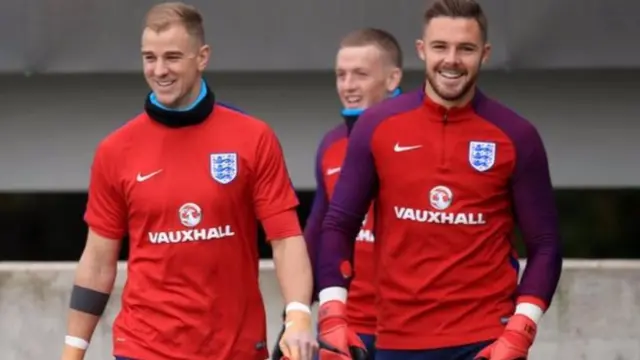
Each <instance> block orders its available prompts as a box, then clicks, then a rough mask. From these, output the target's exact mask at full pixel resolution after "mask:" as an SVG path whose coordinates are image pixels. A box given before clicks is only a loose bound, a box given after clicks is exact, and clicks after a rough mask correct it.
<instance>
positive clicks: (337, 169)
mask: <svg viewBox="0 0 640 360" xmlns="http://www.w3.org/2000/svg"><path fill="white" fill-rule="evenodd" d="M339 172H340V168H339V167H338V168H331V169H327V175H333V174H337V173H339Z"/></svg>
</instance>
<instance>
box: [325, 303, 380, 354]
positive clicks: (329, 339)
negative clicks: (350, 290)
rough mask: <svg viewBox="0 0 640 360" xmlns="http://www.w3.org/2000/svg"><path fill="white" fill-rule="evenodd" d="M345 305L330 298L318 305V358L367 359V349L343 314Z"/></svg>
mask: <svg viewBox="0 0 640 360" xmlns="http://www.w3.org/2000/svg"><path fill="white" fill-rule="evenodd" d="M345 313H346V305H345V304H344V303H343V302H342V301H339V300H332V301H328V302H326V303H324V304H323V305H322V306H321V307H320V311H319V316H318V325H319V334H318V337H319V339H318V342H319V346H320V348H319V354H320V360H348V359H353V360H367V359H368V355H367V350H366V347H365V346H364V344H363V343H362V341H361V340H360V338H359V337H358V335H357V334H356V333H355V332H353V331H352V330H350V329H349V327H348V325H347V319H346V316H345Z"/></svg>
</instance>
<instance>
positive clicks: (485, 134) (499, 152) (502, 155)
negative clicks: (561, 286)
mask: <svg viewBox="0 0 640 360" xmlns="http://www.w3.org/2000/svg"><path fill="white" fill-rule="evenodd" d="M373 199H375V203H376V206H375V214H374V218H375V236H376V245H375V246H376V249H375V263H376V264H377V272H376V277H377V286H376V291H377V293H376V295H377V305H378V306H377V315H378V317H377V340H376V345H377V347H379V348H382V349H431V348H441V347H448V346H457V345H463V344H469V343H474V342H478V341H483V340H489V339H494V338H497V337H498V336H499V335H500V334H501V333H502V331H503V330H504V323H505V321H506V319H508V317H509V316H510V315H512V314H513V312H514V309H515V305H516V302H517V301H526V302H530V303H535V304H537V305H539V306H541V307H542V308H543V309H545V308H546V307H547V306H548V305H549V303H550V302H551V298H552V296H553V294H554V292H555V289H556V286H557V283H558V279H559V276H560V272H561V266H562V257H561V252H560V236H559V233H558V216H557V211H556V207H555V203H554V197H553V188H552V185H551V180H550V175H549V168H548V163H547V156H546V152H545V149H544V145H543V143H542V140H541V138H540V136H539V134H538V132H537V130H536V129H535V128H534V126H533V125H532V124H531V123H529V122H528V121H526V120H525V119H523V118H522V117H520V116H518V115H517V114H516V113H514V112H513V111H511V110H509V109H507V108H506V107H504V106H503V105H501V104H499V103H498V102H496V101H494V100H491V99H489V98H487V97H486V96H485V95H483V94H482V93H480V92H479V91H477V92H476V95H475V97H474V98H473V100H472V101H471V102H470V103H469V104H468V105H466V106H464V107H462V108H454V109H446V108H444V107H442V106H440V105H438V104H436V103H434V102H433V101H431V100H430V99H429V98H428V97H426V96H425V95H424V92H423V91H422V90H420V91H415V92H412V93H407V94H405V95H401V96H399V97H397V98H394V99H389V100H386V101H385V102H383V103H381V104H379V105H376V106H374V107H372V108H370V109H369V110H368V111H367V112H365V114H363V115H362V116H361V118H360V119H359V120H358V123H357V124H356V126H355V128H354V130H353V132H352V134H351V136H350V139H349V146H348V150H347V155H346V159H345V163H344V165H343V167H342V173H341V176H340V180H339V181H338V184H337V185H336V187H335V191H334V194H333V198H332V200H331V203H330V205H329V207H328V211H327V213H326V215H325V218H324V222H323V225H322V237H321V244H322V247H321V249H320V254H319V258H318V277H319V280H318V286H319V289H325V288H328V287H334V286H341V287H347V282H348V279H346V278H345V276H343V274H342V273H341V271H340V269H341V264H342V263H343V262H344V261H345V260H348V259H350V258H351V254H352V251H353V239H354V238H355V235H356V234H357V233H358V229H359V226H360V221H361V219H362V216H363V215H364V214H365V213H366V212H367V209H368V207H369V204H370V203H371V201H372V200H373ZM516 224H517V225H518V226H519V228H520V230H521V232H522V235H523V239H524V241H525V244H526V249H527V257H528V261H527V267H526V270H525V272H524V274H523V277H522V280H521V282H520V284H518V282H517V279H518V262H517V259H516V253H515V251H514V248H513V243H512V242H513V234H514V229H515V226H516Z"/></svg>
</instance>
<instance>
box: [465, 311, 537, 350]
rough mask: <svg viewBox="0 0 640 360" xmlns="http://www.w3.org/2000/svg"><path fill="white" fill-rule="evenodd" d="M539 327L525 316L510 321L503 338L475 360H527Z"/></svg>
mask: <svg viewBox="0 0 640 360" xmlns="http://www.w3.org/2000/svg"><path fill="white" fill-rule="evenodd" d="M536 332H537V326H536V324H535V322H533V320H531V319H530V318H528V317H527V316H525V315H521V314H515V315H513V316H512V317H511V319H509V322H508V323H507V326H506V328H505V330H504V333H503V334H502V336H500V337H499V338H498V340H496V341H495V342H494V343H493V344H491V345H489V346H487V347H486V348H484V349H483V350H482V351H480V353H479V354H478V355H477V356H476V357H475V360H525V359H526V358H527V356H528V354H529V348H530V347H531V345H533V340H534V339H535V337H536Z"/></svg>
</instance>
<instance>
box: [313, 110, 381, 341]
mask: <svg viewBox="0 0 640 360" xmlns="http://www.w3.org/2000/svg"><path fill="white" fill-rule="evenodd" d="M348 120H351V119H348ZM354 120H355V119H354ZM351 125H352V123H350V122H349V121H347V122H346V123H343V124H340V125H338V126H336V127H335V128H333V129H332V130H330V131H329V132H327V133H326V134H325V136H324V137H323V139H322V142H321V143H320V146H319V147H318V152H317V155H316V163H315V176H316V183H317V190H316V195H315V198H314V200H313V208H312V209H311V214H310V215H309V218H308V219H307V223H306V226H305V231H304V237H305V239H306V241H307V247H308V249H309V254H311V255H310V257H311V259H312V263H313V264H314V269H316V267H315V265H316V263H317V261H316V260H317V254H318V249H319V247H320V245H319V241H320V230H321V225H322V221H323V220H324V216H325V214H326V212H327V210H328V208H329V199H330V198H331V195H332V194H333V190H334V188H335V185H336V183H337V182H338V178H339V176H340V171H341V168H342V163H343V161H344V157H345V155H346V152H347V144H348V139H349V131H350V126H351ZM360 224H361V228H360V230H359V232H358V234H357V236H355V242H356V244H355V254H354V259H353V260H354V275H353V280H352V281H351V284H350V287H349V298H348V301H347V318H348V321H349V325H350V326H351V328H352V329H353V330H354V331H356V332H358V333H363V334H373V333H375V326H376V312H375V286H374V283H373V273H374V266H373V242H374V240H375V239H374V237H373V219H372V214H367V215H366V216H365V219H364V221H361V222H360Z"/></svg>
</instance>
